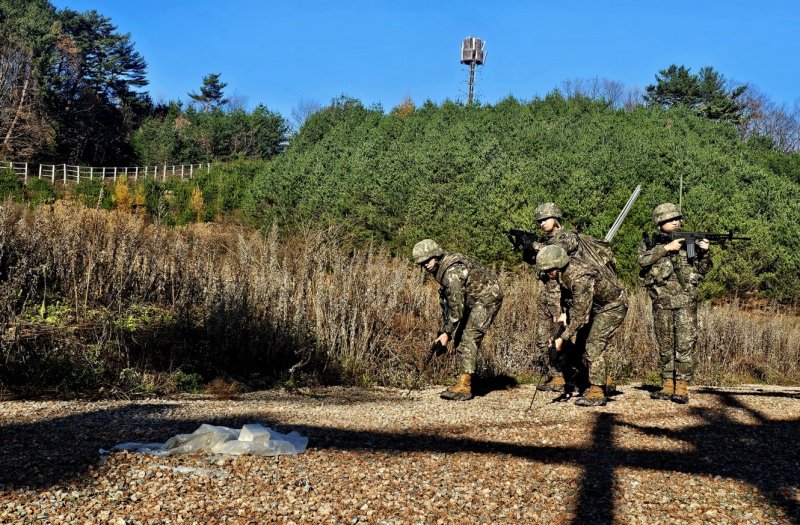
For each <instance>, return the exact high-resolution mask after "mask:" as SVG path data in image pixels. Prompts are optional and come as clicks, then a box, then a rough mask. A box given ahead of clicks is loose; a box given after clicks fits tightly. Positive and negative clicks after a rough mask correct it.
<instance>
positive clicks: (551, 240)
mask: <svg viewBox="0 0 800 525" xmlns="http://www.w3.org/2000/svg"><path fill="white" fill-rule="evenodd" d="M534 215H535V218H536V222H537V223H538V225H539V227H540V228H541V229H542V230H543V231H544V232H545V233H546V234H547V240H546V241H545V243H544V244H540V245H537V246H535V247H534V248H535V249H536V250H537V251H541V250H542V249H543V248H544V247H545V246H554V245H555V246H561V247H562V248H564V251H566V252H567V255H569V256H573V255H574V254H575V253H576V252H577V251H578V243H579V241H578V235H577V234H575V233H573V232H571V231H569V230H567V229H565V228H563V227H562V226H561V222H560V219H562V218H563V214H562V213H561V210H560V209H559V207H558V206H557V205H556V204H555V203H554V202H546V203H544V204H540V205H539V206H537V207H536V210H535V211H534ZM530 262H531V263H534V264H535V261H530ZM540 277H541V276H540ZM542 283H543V284H544V287H543V290H542V293H541V294H540V295H539V302H538V305H537V320H536V336H535V340H534V344H535V346H536V351H537V354H538V355H541V356H543V359H547V360H548V363H547V364H548V371H547V375H548V378H549V379H548V381H547V382H546V383H545V384H543V385H540V386H539V387H538V389H539V390H540V391H551V392H563V391H564V386H565V380H564V370H563V366H564V365H562V364H561V363H559V362H554V361H553V360H551V359H550V353H549V352H548V351H547V349H548V347H549V345H550V337H551V336H552V334H553V332H554V331H555V327H556V324H557V323H558V322H559V318H560V317H561V291H560V289H559V286H558V283H557V282H556V281H552V280H550V279H546V278H545V279H542ZM560 361H561V362H562V363H563V362H564V360H563V359H562V360H560Z"/></svg>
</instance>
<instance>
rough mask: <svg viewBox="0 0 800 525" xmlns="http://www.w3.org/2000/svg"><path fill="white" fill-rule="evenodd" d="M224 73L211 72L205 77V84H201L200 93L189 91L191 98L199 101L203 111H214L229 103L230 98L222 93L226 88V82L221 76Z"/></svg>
mask: <svg viewBox="0 0 800 525" xmlns="http://www.w3.org/2000/svg"><path fill="white" fill-rule="evenodd" d="M220 76H222V73H209V74H208V75H206V76H204V77H203V85H202V86H200V94H197V93H194V92H189V93H188V95H189V98H191V99H192V100H193V101H195V102H198V103H199V104H200V105H201V109H202V110H203V111H214V110H218V109H222V107H223V106H224V105H225V104H227V103H228V99H227V98H225V95H224V94H223V93H222V90H223V89H225V86H227V85H228V84H226V83H225V82H221V81H220V80H219V77H220Z"/></svg>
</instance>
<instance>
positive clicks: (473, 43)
mask: <svg viewBox="0 0 800 525" xmlns="http://www.w3.org/2000/svg"><path fill="white" fill-rule="evenodd" d="M485 45H486V42H484V41H483V40H481V39H480V38H476V37H473V36H468V37H467V38H465V39H464V41H463V42H461V63H462V64H467V65H469V95H468V97H467V104H472V93H473V91H474V89H475V66H482V65H483V62H484V60H485V59H486V53H485V52H484V50H483V47H484V46H485Z"/></svg>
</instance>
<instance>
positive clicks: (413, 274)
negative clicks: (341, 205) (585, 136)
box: [0, 203, 800, 386]
mask: <svg viewBox="0 0 800 525" xmlns="http://www.w3.org/2000/svg"><path fill="white" fill-rule="evenodd" d="M0 265H1V266H0V271H2V274H1V275H0V278H1V279H2V281H0V300H2V301H3V307H2V308H3V312H2V318H0V321H2V322H3V323H4V326H3V328H6V329H5V330H4V337H3V358H4V359H5V361H6V363H10V362H11V363H17V364H19V363H24V362H25V360H26V359H30V358H31V356H32V355H38V356H39V357H41V355H43V354H47V355H53V354H54V353H56V354H57V353H58V352H62V353H63V352H65V350H63V349H62V350H58V349H57V348H53V347H52V346H53V344H54V343H55V345H56V346H63V347H64V348H67V347H68V348H71V349H72V352H73V354H72V355H71V357H70V359H71V360H72V361H75V360H79V361H80V360H83V361H85V362H87V363H90V364H92V366H95V365H98V364H99V365H102V367H104V368H103V370H101V372H100V373H99V374H100V376H102V377H103V378H104V379H103V380H104V381H111V382H114V381H115V378H116V377H117V375H118V374H119V373H120V370H121V369H130V368H139V369H145V368H157V369H174V368H182V369H187V370H199V371H201V372H203V374H204V375H205V376H206V377H207V379H211V377H210V376H213V375H214V373H215V371H217V372H220V373H221V374H231V375H233V376H235V377H238V378H244V379H243V381H245V382H246V383H247V382H248V381H249V382H250V383H249V384H251V386H252V385H253V384H257V383H258V381H257V380H256V379H252V378H253V377H256V376H271V377H276V376H278V375H280V374H287V370H291V372H292V373H291V374H289V375H290V376H291V377H290V379H291V380H296V379H297V378H298V377H300V375H302V374H304V373H305V374H308V373H309V372H313V374H312V375H313V377H316V378H323V379H325V378H327V380H332V381H337V382H346V383H351V384H387V385H407V384H411V383H412V382H413V380H414V378H415V376H416V375H417V374H418V373H419V372H418V370H419V367H420V365H421V363H422V361H423V359H424V354H425V352H426V348H427V346H428V342H429V340H430V339H431V338H432V337H433V335H434V334H435V330H436V325H437V322H438V315H439V312H438V297H437V290H436V286H435V284H434V283H433V282H431V281H430V280H429V281H427V282H423V278H422V277H423V276H422V274H420V273H419V271H418V270H416V269H414V268H412V266H411V265H410V264H409V262H408V261H407V260H406V259H405V258H402V257H393V256H390V255H389V253H387V252H386V251H385V250H384V249H382V248H363V249H362V248H358V249H356V248H353V247H352V245H351V243H350V242H349V240H348V238H347V236H346V235H344V234H343V232H342V231H337V230H333V229H331V230H325V231H305V232H301V233H298V234H296V235H295V236H293V237H292V238H289V239H281V240H279V235H278V233H277V231H274V230H273V231H272V232H270V233H268V234H266V235H264V234H262V233H259V232H254V231H250V230H247V229H243V228H236V227H232V226H220V225H214V224H200V225H193V226H189V227H182V228H165V227H161V226H157V225H154V224H151V223H149V222H147V220H146V219H145V218H143V217H140V216H136V215H130V214H126V213H120V212H106V211H102V210H94V209H87V208H84V207H82V206H78V205H74V204H65V203H57V204H56V205H54V206H52V207H40V208H36V209H33V210H27V209H24V208H21V207H19V206H16V205H13V204H9V203H6V204H3V205H2V206H0ZM501 279H502V284H503V287H504V289H505V293H506V299H505V302H504V305H503V308H502V310H501V312H500V314H499V315H498V318H497V320H496V322H495V325H494V326H493V327H492V329H491V331H490V333H489V334H488V336H487V338H486V341H485V345H484V352H483V359H482V368H483V370H484V371H485V372H486V373H488V374H495V375H501V374H507V375H511V376H514V377H517V378H524V377H532V376H535V375H536V356H534V355H533V339H532V337H533V336H532V334H533V332H534V328H535V326H534V323H535V315H534V314H535V312H534V310H535V305H536V296H537V294H538V287H539V284H538V282H537V281H536V280H535V279H534V278H533V276H532V275H531V274H530V272H515V273H511V272H504V273H503V274H502V276H501ZM632 295H633V297H632V300H631V309H630V313H629V315H628V318H627V319H626V321H625V323H624V325H623V327H622V329H621V330H620V332H619V334H618V336H616V338H615V343H616V344H615V349H614V350H613V351H612V352H611V359H610V361H611V363H612V367H613V369H614V372H615V375H616V376H617V377H621V378H645V379H647V378H650V377H651V376H652V375H653V374H652V373H653V371H654V370H655V369H656V352H655V346H654V341H653V335H652V320H651V315H650V310H649V303H648V300H647V299H646V297H645V296H644V294H643V293H642V292H641V291H636V292H635V293H633V294H632ZM54 304H59V305H60V307H61V308H62V309H64V308H66V309H67V310H68V311H69V316H68V317H69V322H66V321H65V322H64V324H65V325H67V326H64V327H62V330H61V331H60V332H59V331H57V334H56V336H54V337H53V338H50V339H48V340H47V341H48V343H47V344H48V345H50V346H49V347H47V348H42V344H43V343H41V341H40V344H39V345H38V346H37V344H36V343H35V342H31V340H26V339H25V338H20V337H19V334H20V328H21V327H25V326H29V324H30V320H29V319H28V318H26V315H29V314H28V313H26V312H30V311H31V308H32V306H33V305H37V308H38V309H39V310H38V311H41V310H42V308H44V310H45V311H47V310H48V309H50V308H52V307H53V305H54ZM142 306H147V307H150V308H155V309H157V310H158V311H159V312H160V313H159V314H158V315H151V314H148V315H138V314H137V315H138V317H137V315H134V314H131V312H132V311H134V310H135V309H136V308H141V307H142ZM136 311H138V310H136ZM98 312H105V313H106V315H105V317H103V315H100V316H99V317H98ZM121 316H122V317H123V318H125V319H133V321H131V323H132V324H133V325H134V326H131V327H124V326H123V327H122V328H121V327H120V322H119V319H120V317H121ZM125 316H127V317H125ZM65 317H66V316H65ZM98 319H101V321H98ZM102 319H105V321H102ZM701 323H702V326H703V330H702V333H701V336H700V342H699V355H700V366H699V370H698V379H699V381H702V382H709V383H721V382H734V381H742V380H753V379H755V380H761V381H770V382H797V381H800V369H799V367H800V365H799V364H798V363H800V345H799V344H798V341H800V326H798V323H797V317H795V316H792V315H789V314H788V313H781V312H780V311H775V312H771V313H770V314H769V315H760V316H756V315H752V314H750V313H747V312H744V311H740V310H739V309H737V308H735V307H732V306H717V307H710V306H706V307H704V308H703V309H702V311H701ZM39 324H40V325H41V323H39ZM80 326H84V327H87V326H88V327H89V328H87V329H85V330H84V331H83V332H80V337H79V339H80V344H73V345H59V344H58V337H61V336H62V335H63V334H65V333H67V332H68V330H69V329H70V327H80ZM70 333H73V336H72V337H73V338H74V337H75V336H74V332H70ZM59 334H60V335H59ZM40 339H41V338H40ZM37 349H38V350H37ZM37 352H39V353H38V354H37ZM454 359H455V357H454V356H453V355H452V353H451V354H450V355H448V356H446V357H444V358H440V359H439V360H438V361H437V362H436V363H435V364H434V366H433V367H432V369H431V370H428V371H425V372H424V373H425V379H426V380H429V381H443V380H445V379H446V377H447V376H448V375H449V374H450V373H452V370H453V367H454ZM293 365H294V367H293ZM292 367H293V368H292ZM248 377H249V378H251V379H247V378H248ZM286 377H288V376H287V375H284V378H286ZM308 377H309V376H308V375H307V376H306V378H308Z"/></svg>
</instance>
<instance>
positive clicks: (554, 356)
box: [525, 323, 567, 412]
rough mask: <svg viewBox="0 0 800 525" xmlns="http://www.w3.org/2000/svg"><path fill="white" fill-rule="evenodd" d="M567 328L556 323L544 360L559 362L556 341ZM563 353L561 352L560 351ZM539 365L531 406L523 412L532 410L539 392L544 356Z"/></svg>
mask: <svg viewBox="0 0 800 525" xmlns="http://www.w3.org/2000/svg"><path fill="white" fill-rule="evenodd" d="M566 328H567V326H566V325H565V324H563V323H558V326H557V327H556V329H555V332H553V338H552V339H550V346H549V347H548V348H547V356H546V358H547V359H549V360H550V362H551V363H558V362H559V361H560V360H561V355H559V350H558V349H557V348H556V339H558V338H559V337H561V335H562V334H563V333H564V330H565V329H566ZM561 352H563V350H561ZM540 363H541V365H540V366H539V382H538V383H536V389H535V390H534V391H533V398H532V399H531V404H530V405H529V406H528V410H526V411H525V412H528V411H530V409H531V408H533V402H534V401H536V394H537V393H538V392H539V387H540V386H541V385H542V379H544V376H546V375H547V361H545V356H542V360H541V361H540Z"/></svg>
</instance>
